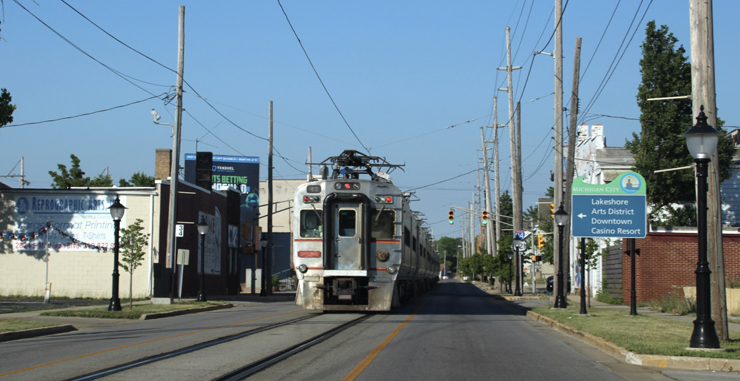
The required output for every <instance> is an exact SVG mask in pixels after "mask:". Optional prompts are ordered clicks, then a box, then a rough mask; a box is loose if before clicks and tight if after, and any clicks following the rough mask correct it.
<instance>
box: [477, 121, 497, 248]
mask: <svg viewBox="0 0 740 381" xmlns="http://www.w3.org/2000/svg"><path fill="white" fill-rule="evenodd" d="M480 137H481V140H482V141H483V168H484V172H483V181H484V182H485V184H483V185H484V188H485V192H486V206H485V210H486V211H487V212H488V214H489V215H490V214H491V213H492V212H493V210H492V209H491V182H490V180H489V179H488V145H487V144H486V135H485V132H484V129H483V127H481V128H480ZM483 227H484V228H485V230H486V251H487V252H488V255H491V256H493V255H495V253H494V252H493V246H492V245H491V241H493V237H491V236H492V234H491V224H489V223H488V222H487V221H486V224H485V225H483Z"/></svg>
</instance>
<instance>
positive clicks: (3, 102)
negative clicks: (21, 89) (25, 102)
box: [0, 89, 15, 127]
mask: <svg viewBox="0 0 740 381" xmlns="http://www.w3.org/2000/svg"><path fill="white" fill-rule="evenodd" d="M11 101H13V97H11V96H10V93H9V92H8V90H7V89H2V90H0V127H2V126H4V125H6V124H10V123H13V111H15V105H14V104H11V103H10V102H11Z"/></svg>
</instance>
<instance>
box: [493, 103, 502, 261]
mask: <svg viewBox="0 0 740 381" xmlns="http://www.w3.org/2000/svg"><path fill="white" fill-rule="evenodd" d="M498 129H499V124H498V97H496V96H494V97H493V175H494V182H493V184H494V186H493V188H494V189H493V192H494V200H495V203H496V213H495V218H496V236H495V237H494V240H493V250H494V253H498V243H497V242H496V241H498V240H499V239H501V217H500V216H499V213H501V186H500V185H499V162H498Z"/></svg>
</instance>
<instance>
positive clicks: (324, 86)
mask: <svg viewBox="0 0 740 381" xmlns="http://www.w3.org/2000/svg"><path fill="white" fill-rule="evenodd" d="M16 1H17V0H16ZM277 3H278V5H279V6H280V9H281V10H282V11H283V15H285V20H286V21H288V25H289V26H290V30H292V31H293V35H294V36H295V38H296V40H298V45H300V46H301V50H303V54H304V55H305V56H306V59H307V60H308V63H309V64H310V65H311V69H313V72H314V74H316V78H318V80H319V83H321V87H323V88H324V92H326V95H327V96H328V97H329V100H330V101H331V103H332V104H333V105H334V108H335V109H336V110H337V112H338V113H339V116H340V117H341V118H342V120H343V121H344V124H345V125H347V128H349V130H350V132H352V135H354V136H355V139H357V141H358V142H359V143H360V145H361V146H362V147H363V148H365V150H366V151H367V152H368V153H369V152H370V149H368V148H367V147H366V146H365V144H364V143H362V140H360V137H358V136H357V134H356V133H355V130H354V129H352V126H350V125H349V122H348V121H347V118H345V117H344V114H342V111H341V110H340V109H339V106H337V103H336V102H335V101H334V97H332V96H331V93H329V89H327V88H326V85H325V84H324V81H323V80H322V79H321V76H320V75H319V72H318V71H317V70H316V66H314V64H313V61H311V57H309V56H308V52H307V51H306V48H305V47H304V46H303V42H302V41H301V39H300V38H299V37H298V33H297V32H296V30H295V28H293V24H292V23H291V22H290V18H288V14H287V13H286V12H285V8H283V4H282V3H280V0H277Z"/></svg>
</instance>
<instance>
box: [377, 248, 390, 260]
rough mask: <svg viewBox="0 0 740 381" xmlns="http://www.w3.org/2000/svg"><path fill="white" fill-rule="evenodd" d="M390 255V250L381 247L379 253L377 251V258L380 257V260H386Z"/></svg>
mask: <svg viewBox="0 0 740 381" xmlns="http://www.w3.org/2000/svg"><path fill="white" fill-rule="evenodd" d="M389 257H390V254H388V250H383V249H380V250H378V252H377V253H375V258H377V259H378V261H380V262H385V261H387V260H388V258H389Z"/></svg>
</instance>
